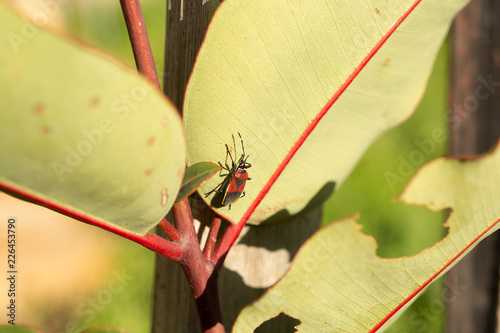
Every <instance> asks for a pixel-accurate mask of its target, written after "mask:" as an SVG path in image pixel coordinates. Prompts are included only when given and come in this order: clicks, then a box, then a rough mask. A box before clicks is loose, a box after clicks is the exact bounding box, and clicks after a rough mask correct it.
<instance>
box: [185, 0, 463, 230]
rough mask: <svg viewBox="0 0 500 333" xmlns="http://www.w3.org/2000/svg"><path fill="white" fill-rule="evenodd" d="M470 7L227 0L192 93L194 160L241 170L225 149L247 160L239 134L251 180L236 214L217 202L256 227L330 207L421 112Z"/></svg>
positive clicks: (189, 119)
mask: <svg viewBox="0 0 500 333" xmlns="http://www.w3.org/2000/svg"><path fill="white" fill-rule="evenodd" d="M466 3H467V1H466V0H459V1H447V2H445V1H439V0H433V1H431V0H428V1H408V0H407V1H398V2H391V3H387V2H385V1H370V2H369V3H365V2H362V3H360V2H356V1H345V2H338V1H335V2H333V1H322V2H288V3H286V5H285V4H284V3H283V2H282V1H268V0H257V1H251V2H248V1H240V0H226V1H224V2H223V3H222V5H221V6H220V8H219V9H218V11H217V13H216V15H215V16H214V18H213V20H212V22H211V24H210V26H209V29H208V32H207V35H206V38H205V41H204V44H203V45H202V48H201V50H200V52H199V55H198V58H197V62H196V66H195V68H194V70H193V74H192V76H191V80H190V82H189V85H188V88H187V92H186V98H185V103H184V115H185V116H184V122H185V125H186V132H187V136H188V138H189V142H190V145H189V151H188V159H189V163H190V164H193V163H196V162H199V161H212V162H214V163H215V162H218V161H220V162H221V163H223V164H224V163H226V164H227V165H231V161H230V159H229V156H227V154H226V149H225V144H226V143H227V144H228V145H229V146H230V147H231V148H232V149H231V150H232V155H233V157H234V158H236V159H237V158H239V156H240V155H241V154H242V149H241V144H240V142H239V138H238V135H237V132H239V133H241V136H242V138H243V140H244V144H245V150H246V153H247V154H248V155H249V158H248V162H249V163H251V164H252V167H251V168H249V169H248V173H249V176H250V177H251V178H252V180H251V181H249V182H247V184H246V188H245V192H246V196H245V197H244V198H242V199H241V200H239V201H238V202H237V203H235V204H233V205H232V207H231V209H229V207H218V206H220V204H219V203H218V202H216V200H215V199H217V198H215V199H214V197H213V196H209V197H207V198H206V200H207V202H209V203H210V202H211V203H212V205H213V206H214V207H217V209H218V212H219V213H220V214H221V215H222V216H224V217H225V218H227V219H229V220H231V221H233V222H241V223H244V222H247V220H248V222H249V223H254V224H259V223H261V222H263V221H265V220H266V219H269V218H272V220H278V219H280V217H285V218H286V217H287V216H289V215H293V214H296V213H297V212H299V211H301V210H303V209H304V208H306V207H310V206H312V205H314V204H317V203H319V202H321V200H323V199H324V198H326V197H327V196H328V195H329V194H330V193H331V192H332V191H333V189H334V187H335V186H338V185H340V184H341V183H342V182H343V181H344V179H345V178H346V177H347V175H348V174H349V172H350V171H351V170H352V168H353V167H354V166H355V164H356V163H357V161H358V160H359V158H360V157H361V155H362V154H363V153H364V151H365V150H366V149H367V147H368V146H369V145H370V144H371V143H372V142H373V140H374V139H375V138H376V137H377V136H378V135H380V134H381V133H382V132H384V131H385V130H387V129H389V128H391V127H393V126H396V125H398V124H399V123H401V122H402V121H404V120H405V119H407V118H408V117H409V116H410V115H411V113H412V112H413V110H414V109H415V106H416V105H417V103H418V102H419V100H420V98H421V96H422V94H423V91H424V87H425V84H426V82H427V79H428V76H429V73H430V70H431V68H432V64H433V61H434V59H435V56H436V54H437V51H438V48H439V46H440V44H441V42H442V41H443V39H444V37H445V35H446V33H447V31H448V27H449V25H450V22H451V19H452V18H453V16H454V15H455V14H456V12H457V11H458V10H459V9H460V8H462V7H463V6H464V5H465V4H466ZM221 181H222V179H221V178H219V179H217V177H214V178H213V179H211V180H210V181H208V182H207V184H206V185H205V186H204V187H203V190H202V191H201V192H204V193H206V192H209V191H210V190H212V189H213V188H215V187H216V186H217V184H218V183H220V182H221Z"/></svg>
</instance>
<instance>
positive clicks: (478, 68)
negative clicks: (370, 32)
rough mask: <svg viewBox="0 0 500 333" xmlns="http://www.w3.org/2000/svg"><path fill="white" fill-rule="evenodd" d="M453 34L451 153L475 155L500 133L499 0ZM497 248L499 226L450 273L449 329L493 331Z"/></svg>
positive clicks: (476, 4) (468, 14)
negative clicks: (497, 229) (496, 230)
mask: <svg viewBox="0 0 500 333" xmlns="http://www.w3.org/2000/svg"><path fill="white" fill-rule="evenodd" d="M451 38H452V39H451V45H452V59H451V73H450V74H451V87H450V94H451V96H450V113H449V126H450V154H451V155H466V156H474V155H478V154H481V153H484V152H486V151H488V150H490V149H491V148H492V147H493V146H494V145H495V144H496V142H497V141H498V138H499V137H500V3H499V2H498V1H495V0H473V1H472V2H471V3H470V4H469V5H468V6H467V7H466V8H465V9H464V10H463V11H462V12H461V13H460V14H459V15H458V16H457V18H456V19H455V22H454V24H453V27H452V37H451ZM499 250H500V234H499V233H498V232H497V233H495V234H493V235H491V236H490V237H488V238H487V239H485V240H483V242H482V243H481V244H480V245H479V246H477V247H476V248H475V249H474V250H473V251H472V252H470V253H469V254H468V255H467V256H466V257H465V258H464V259H463V260H462V261H461V262H460V263H459V264H458V265H457V266H455V267H454V268H453V269H452V270H450V272H449V273H448V276H447V286H448V290H447V293H448V297H447V299H450V300H451V301H450V302H449V304H448V308H447V325H446V327H447V330H446V331H447V332H449V333H483V332H484V333H486V332H495V330H496V327H497V314H496V312H497V303H498V291H499V290H498V284H499V279H498V274H499V262H500V251H499Z"/></svg>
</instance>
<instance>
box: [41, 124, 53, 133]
mask: <svg viewBox="0 0 500 333" xmlns="http://www.w3.org/2000/svg"><path fill="white" fill-rule="evenodd" d="M50 132H52V128H50V126H43V128H42V133H43V134H46V135H47V134H50Z"/></svg>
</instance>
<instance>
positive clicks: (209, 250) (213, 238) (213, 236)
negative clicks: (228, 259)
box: [203, 216, 221, 261]
mask: <svg viewBox="0 0 500 333" xmlns="http://www.w3.org/2000/svg"><path fill="white" fill-rule="evenodd" d="M220 224H221V218H220V216H215V217H214V219H213V221H212V225H211V226H210V232H209V234H208V238H207V242H206V243H205V248H204V249H203V255H204V256H205V258H207V260H210V261H211V260H213V259H215V258H214V248H215V243H217V234H218V233H219V228H220Z"/></svg>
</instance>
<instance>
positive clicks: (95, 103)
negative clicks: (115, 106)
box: [90, 96, 101, 108]
mask: <svg viewBox="0 0 500 333" xmlns="http://www.w3.org/2000/svg"><path fill="white" fill-rule="evenodd" d="M100 102H101V98H100V97H99V96H94V97H93V98H92V99H91V100H90V106H91V107H93V108H95V107H96V106H98V105H99V103H100Z"/></svg>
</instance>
